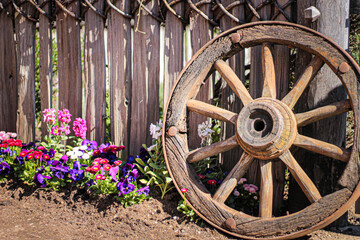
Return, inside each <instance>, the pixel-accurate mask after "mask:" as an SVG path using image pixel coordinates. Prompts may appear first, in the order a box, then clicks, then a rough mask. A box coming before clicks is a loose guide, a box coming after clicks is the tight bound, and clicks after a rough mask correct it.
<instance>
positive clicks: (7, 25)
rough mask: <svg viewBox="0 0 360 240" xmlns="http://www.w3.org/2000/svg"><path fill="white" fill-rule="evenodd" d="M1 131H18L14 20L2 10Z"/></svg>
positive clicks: (0, 25) (0, 53)
mask: <svg viewBox="0 0 360 240" xmlns="http://www.w3.org/2000/svg"><path fill="white" fill-rule="evenodd" d="M0 29H1V30H2V31H1V34H0V106H1V108H0V131H9V132H16V109H17V81H16V76H17V73H16V65H15V41H14V31H13V30H14V29H13V22H12V19H11V18H10V17H8V16H7V15H6V13H5V11H1V10H0Z"/></svg>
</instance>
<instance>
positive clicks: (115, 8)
mask: <svg viewBox="0 0 360 240" xmlns="http://www.w3.org/2000/svg"><path fill="white" fill-rule="evenodd" d="M106 2H107V4H108V5H109V7H110V8H112V9H114V10H115V12H117V13H119V14H120V15H122V16H123V17H125V18H129V19H131V18H132V17H133V16H132V15H130V14H127V13H125V12H124V11H121V9H119V8H118V7H116V6H115V5H114V4H113V3H112V2H111V0H106ZM107 11H108V10H107Z"/></svg>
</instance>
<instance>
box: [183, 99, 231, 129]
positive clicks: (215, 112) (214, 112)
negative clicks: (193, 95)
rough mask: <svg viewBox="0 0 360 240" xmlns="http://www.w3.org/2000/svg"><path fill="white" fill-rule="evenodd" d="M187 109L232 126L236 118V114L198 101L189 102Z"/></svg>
mask: <svg viewBox="0 0 360 240" xmlns="http://www.w3.org/2000/svg"><path fill="white" fill-rule="evenodd" d="M187 107H188V109H189V110H190V111H192V112H196V113H199V114H201V115H204V116H207V117H210V118H214V119H217V120H221V121H225V122H228V123H231V124H232V125H235V122H236V118H237V116H238V115H237V114H236V113H233V112H230V111H228V110H225V109H222V108H219V107H216V106H214V105H211V104H208V103H204V102H201V101H198V100H189V101H188V103H187Z"/></svg>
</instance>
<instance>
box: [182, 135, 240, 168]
mask: <svg viewBox="0 0 360 240" xmlns="http://www.w3.org/2000/svg"><path fill="white" fill-rule="evenodd" d="M237 146H239V144H238V142H237V140H236V137H235V136H232V137H230V138H228V139H226V140H224V141H220V142H217V143H214V144H211V145H209V146H206V147H202V148H198V149H195V150H194V151H191V152H190V153H189V155H188V157H187V161H188V162H189V163H193V162H198V161H201V160H203V159H205V158H207V157H211V156H214V155H216V154H219V153H222V152H226V151H229V150H230V149H233V148H235V147H237Z"/></svg>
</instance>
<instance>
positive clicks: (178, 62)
mask: <svg viewBox="0 0 360 240" xmlns="http://www.w3.org/2000/svg"><path fill="white" fill-rule="evenodd" d="M173 1H174V0H173ZM173 1H169V4H171V2H173ZM172 8H173V10H174V11H176V14H178V15H179V16H181V17H182V18H184V13H185V4H184V3H183V2H177V3H176V4H175V6H172ZM165 22H166V25H165V51H164V53H165V61H164V95H163V96H164V97H163V100H164V105H163V106H164V109H165V108H166V104H167V101H168V99H169V96H170V92H171V89H172V87H173V85H174V83H175V81H176V78H177V76H178V75H179V73H180V71H181V70H182V68H183V58H184V51H183V47H184V23H183V22H182V20H181V19H179V18H178V17H177V16H175V15H174V13H172V12H170V10H168V11H167V12H166V20H165Z"/></svg>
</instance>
